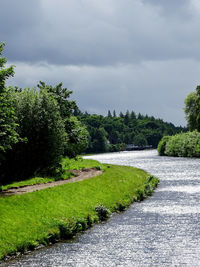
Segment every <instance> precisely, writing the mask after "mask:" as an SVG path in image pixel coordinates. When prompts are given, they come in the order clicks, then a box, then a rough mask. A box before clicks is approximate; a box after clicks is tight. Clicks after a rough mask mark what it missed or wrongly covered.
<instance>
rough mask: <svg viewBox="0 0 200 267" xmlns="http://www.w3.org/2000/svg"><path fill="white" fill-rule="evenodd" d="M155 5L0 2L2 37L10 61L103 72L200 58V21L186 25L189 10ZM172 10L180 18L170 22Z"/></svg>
mask: <svg viewBox="0 0 200 267" xmlns="http://www.w3.org/2000/svg"><path fill="white" fill-rule="evenodd" d="M188 2H190V1H189V0H188ZM13 3H14V4H13ZM16 3H17V4H16ZM159 3H160V4H159ZM159 3H158V1H156V0H155V1H153V0H150V1H148V4H147V0H145V1H144V0H143V1H142V0H126V1H124V0H123V1H122V0H107V1H105V0H102V1H97V0H93V1H92V0H85V1H83V0H76V1H74V0H73V1H72V0H68V1H63V0H58V1H52V0H48V1H47V0H37V1H35V0H34V1H25V0H18V1H17V2H15V1H12V0H2V1H1V6H2V8H1V9H0V10H1V14H0V15H1V16H0V23H1V25H3V27H1V29H0V36H1V38H2V40H4V41H6V43H7V48H6V52H7V54H8V58H9V59H10V60H12V61H26V62H35V63H36V62H38V61H45V62H47V63H50V64H58V65H59V64H63V65H71V64H74V65H84V64H87V65H96V66H98V65H99V66H103V65H105V66H106V65H116V64H120V63H126V64H128V63H132V62H141V61H143V60H164V59H175V58H176V59H177V58H179V59H180V58H199V57H200V54H199V53H198V50H199V44H200V37H199V36H200V35H199V22H200V18H199V17H198V16H197V15H196V16H195V15H194V17H193V19H191V18H190V19H188V18H187V16H186V14H187V11H188V10H189V9H188V5H186V4H182V5H180V1H178V0H175V1H173V5H172V1H164V0H163V1H160V2H159ZM182 3H186V1H185V0H182ZM158 5H159V6H162V12H160V9H158V8H156V7H155V6H158ZM180 6H181V8H178V7H180ZM11 7H12V9H11ZM2 10H3V11H2ZM10 10H12V11H11V14H10ZM14 10H15V11H14ZM170 10H176V12H177V14H179V16H178V15H177V16H176V17H175V19H172V18H171V15H170V14H171V12H170ZM181 10H182V11H181ZM183 11H185V12H183ZM188 12H189V11H188ZM164 15H165V16H164ZM180 18H181V19H180Z"/></svg>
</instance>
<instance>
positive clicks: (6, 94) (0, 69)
mask: <svg viewBox="0 0 200 267" xmlns="http://www.w3.org/2000/svg"><path fill="white" fill-rule="evenodd" d="M3 47H4V44H1V43H0V165H1V160H2V159H3V157H4V152H6V151H7V150H8V149H11V148H12V146H13V144H15V143H17V142H18V134H17V132H16V127H17V123H16V116H15V112H14V107H13V90H12V88H8V87H6V85H5V82H6V79H8V78H9V77H11V76H13V75H14V67H13V66H10V67H8V68H5V67H4V66H5V63H6V59H5V58H4V57H1V54H2V52H3Z"/></svg>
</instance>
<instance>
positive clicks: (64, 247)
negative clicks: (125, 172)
mask: <svg viewBox="0 0 200 267" xmlns="http://www.w3.org/2000/svg"><path fill="white" fill-rule="evenodd" d="M88 158H93V159H96V160H99V161H101V162H103V163H109V164H120V165H129V166H135V167H138V168H142V169H144V170H146V171H148V172H149V173H151V174H154V175H156V176H157V177H159V178H160V184H159V187H158V189H157V190H156V191H155V193H154V194H153V196H152V197H150V198H148V199H147V200H145V201H143V202H141V203H136V204H133V205H132V206H131V207H130V208H129V209H128V210H127V211H125V212H123V213H121V214H118V215H114V216H112V218H111V219H110V220H109V221H108V222H107V223H103V224H99V225H96V226H94V227H93V228H91V229H90V230H88V231H87V232H86V233H84V234H82V235H80V236H79V237H78V238H76V239H75V240H74V241H73V242H67V243H58V244H56V245H54V246H52V247H50V248H45V249H41V250H39V251H35V252H33V253H31V254H30V255H26V256H24V257H22V258H20V259H19V260H17V261H12V262H9V263H6V264H4V266H109V267H110V266H200V253H199V252H200V160H199V159H188V158H170V157H159V156H157V152H156V151H155V150H150V151H135V152H120V153H109V154H101V155H96V156H90V157H88Z"/></svg>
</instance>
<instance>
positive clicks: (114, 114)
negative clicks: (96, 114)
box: [113, 110, 117, 118]
mask: <svg viewBox="0 0 200 267" xmlns="http://www.w3.org/2000/svg"><path fill="white" fill-rule="evenodd" d="M113 117H114V118H116V117H117V115H116V112H115V110H114V111H113Z"/></svg>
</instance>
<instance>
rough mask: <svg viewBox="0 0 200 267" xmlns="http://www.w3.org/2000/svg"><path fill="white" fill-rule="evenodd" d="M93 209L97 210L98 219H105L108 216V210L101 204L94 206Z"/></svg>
mask: <svg viewBox="0 0 200 267" xmlns="http://www.w3.org/2000/svg"><path fill="white" fill-rule="evenodd" d="M95 211H96V212H97V215H98V217H99V220H100V221H105V220H107V219H108V218H109V215H110V211H109V210H108V209H107V208H106V207H104V206H103V205H100V206H97V207H95Z"/></svg>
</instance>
